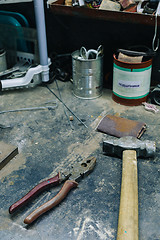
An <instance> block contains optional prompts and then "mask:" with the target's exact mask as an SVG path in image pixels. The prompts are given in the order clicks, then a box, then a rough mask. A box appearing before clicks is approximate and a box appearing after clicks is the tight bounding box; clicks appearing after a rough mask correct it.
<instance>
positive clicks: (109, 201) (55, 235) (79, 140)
mask: <svg viewBox="0 0 160 240" xmlns="http://www.w3.org/2000/svg"><path fill="white" fill-rule="evenodd" d="M58 86H59V90H60V93H61V97H62V100H63V101H64V102H65V104H66V105H67V106H68V107H69V108H70V109H71V110H72V111H73V112H74V113H75V114H76V115H77V116H78V117H79V118H80V119H81V120H82V121H83V122H84V123H85V124H86V125H87V126H88V128H86V127H85V126H84V125H83V124H82V123H81V122H80V121H78V120H77V119H76V118H75V116H73V114H71V113H70V112H69V111H68V110H67V109H66V108H64V106H63V104H62V103H61V102H60V101H59V100H58V99H57V98H56V97H55V96H54V95H53V94H52V93H51V92H50V91H49V90H48V89H47V88H46V86H37V87H36V88H34V89H24V90H23V89H21V90H20V89H19V90H12V91H6V92H2V93H1V96H0V112H2V111H7V110H15V109H21V108H32V107H46V106H52V108H51V107H48V108H44V109H43V108H42V109H39V110H28V111H17V112H7V113H1V114H0V140H1V141H2V142H4V143H6V144H12V145H13V146H17V147H18V151H19V154H18V155H17V156H15V157H14V158H13V159H12V160H10V161H9V162H8V163H7V164H6V165H5V166H4V167H3V168H2V169H1V170H0V189H1V191H0V199H1V200H0V222H1V224H0V239H3V240H31V239H33V240H53V239H56V240H62V239H64V240H114V239H116V234H117V225H118V212H119V201H120V186H121V175H122V161H121V159H119V158H117V157H115V158H114V157H110V156H106V155H104V154H103V152H102V142H103V139H105V138H106V137H107V135H106V134H102V133H100V132H97V131H96V130H95V128H96V126H97V124H98V122H99V121H100V120H101V119H102V117H103V116H105V114H111V115H116V116H120V117H124V118H128V119H131V120H137V121H144V122H145V123H146V125H147V130H146V131H145V132H144V134H143V136H142V137H141V140H146V139H148V140H152V141H156V146H157V151H156V155H155V158H154V159H153V160H151V159H147V160H146V159H143V158H142V159H138V184H139V239H140V240H159V239H160V148H159V145H160V138H159V133H160V130H159V127H160V125H159V123H160V121H159V119H160V111H159V112H158V113H153V112H149V111H146V110H145V109H144V106H143V105H141V106H137V107H127V106H122V105H120V104H117V103H115V102H114V101H113V100H112V93H111V91H110V90H108V89H104V91H103V94H102V96H101V97H99V98H97V99H93V100H84V99H79V98H77V97H75V96H74V95H73V93H72V83H71V82H65V83H64V82H60V81H58ZM49 87H50V89H52V90H53V91H54V93H56V94H57V96H59V92H58V89H57V85H56V82H53V83H52V84H50V85H49ZM157 108H158V109H160V107H159V106H157ZM66 113H67V115H68V117H67V116H66ZM70 116H72V117H73V120H72V121H70V120H68V119H69V117H70ZM89 156H95V157H96V158H97V162H96V166H95V168H94V171H93V172H92V173H91V174H89V175H88V176H87V177H85V178H84V179H82V180H81V181H80V182H79V185H78V187H77V188H74V189H72V190H71V191H70V193H69V194H68V196H67V197H66V198H65V199H64V200H63V202H61V203H60V204H59V205H58V206H57V207H55V208H53V209H52V210H50V211H48V212H47V213H46V214H44V215H42V216H41V217H39V218H38V219H37V220H36V221H35V222H33V223H32V224H31V225H26V224H24V223H23V221H24V219H25V217H27V216H28V215H29V213H31V212H32V211H33V210H34V209H36V208H37V207H38V206H40V205H41V204H43V203H45V202H46V201H48V200H49V199H51V198H53V197H54V196H55V195H56V194H57V193H58V191H59V190H60V189H61V187H62V185H59V186H56V187H53V188H50V189H49V190H46V191H44V192H43V193H42V194H40V195H39V196H37V197H36V198H35V199H34V200H32V201H31V202H30V203H28V204H27V205H26V206H25V207H23V208H22V209H20V210H19V211H17V212H15V213H13V214H12V215H11V214H9V212H8V209H9V207H10V205H12V204H13V203H14V202H16V201H17V200H19V199H20V198H21V197H23V196H24V195H25V194H26V193H27V192H28V191H29V190H31V189H32V188H33V187H34V186H35V185H37V184H38V183H40V182H41V181H43V180H46V179H48V178H51V177H52V176H55V175H56V174H57V173H58V171H60V170H63V169H64V170H65V169H66V168H67V166H70V165H72V164H73V163H75V162H76V161H80V160H82V159H84V158H86V157H89Z"/></svg>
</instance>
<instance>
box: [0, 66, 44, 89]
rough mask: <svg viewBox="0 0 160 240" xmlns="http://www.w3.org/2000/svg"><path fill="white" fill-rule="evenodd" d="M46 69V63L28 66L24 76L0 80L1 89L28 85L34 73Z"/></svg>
mask: <svg viewBox="0 0 160 240" xmlns="http://www.w3.org/2000/svg"><path fill="white" fill-rule="evenodd" d="M47 71H48V65H47V66H42V65H38V66H36V67H33V68H30V69H29V70H28V71H27V73H26V75H25V76H24V77H20V78H14V79H5V80H1V81H0V85H1V89H2V90H4V89H8V88H16V87H26V86H28V85H29V83H30V82H31V80H32V79H33V77H34V75H35V74H40V73H42V72H47Z"/></svg>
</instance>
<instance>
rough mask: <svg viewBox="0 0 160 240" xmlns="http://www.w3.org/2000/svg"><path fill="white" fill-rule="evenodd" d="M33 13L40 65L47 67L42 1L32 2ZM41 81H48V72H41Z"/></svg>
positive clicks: (35, 0)
mask: <svg viewBox="0 0 160 240" xmlns="http://www.w3.org/2000/svg"><path fill="white" fill-rule="evenodd" d="M34 11H35V18H36V27H37V36H38V47H39V56H40V64H41V65H42V66H46V65H47V66H48V52H47V39H46V26H45V15H44V3H43V0H34ZM42 81H43V82H47V81H49V71H46V72H42Z"/></svg>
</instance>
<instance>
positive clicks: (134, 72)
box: [112, 54, 152, 106]
mask: <svg viewBox="0 0 160 240" xmlns="http://www.w3.org/2000/svg"><path fill="white" fill-rule="evenodd" d="M151 71H152V58H150V59H149V60H147V61H144V62H141V63H129V62H123V61H120V60H118V59H117V57H116V55H115V54H114V55H113V94H112V99H113V100H114V101H115V102H117V103H120V104H122V105H126V106H137V105H140V104H141V103H142V102H145V101H146V100H147V97H148V94H149V91H150V82H151Z"/></svg>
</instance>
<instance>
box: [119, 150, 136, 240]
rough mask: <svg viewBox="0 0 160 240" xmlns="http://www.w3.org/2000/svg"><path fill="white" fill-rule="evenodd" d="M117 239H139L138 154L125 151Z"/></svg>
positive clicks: (132, 151)
mask: <svg viewBox="0 0 160 240" xmlns="http://www.w3.org/2000/svg"><path fill="white" fill-rule="evenodd" d="M117 240H138V178H137V154H136V151H134V150H125V151H123V166H122V182H121V197H120V208H119V219H118V232H117Z"/></svg>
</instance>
